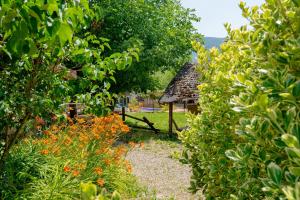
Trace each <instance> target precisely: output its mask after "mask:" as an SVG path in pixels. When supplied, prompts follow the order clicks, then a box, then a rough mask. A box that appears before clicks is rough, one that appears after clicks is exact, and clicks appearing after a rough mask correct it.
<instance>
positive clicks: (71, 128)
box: [0, 115, 141, 199]
mask: <svg viewBox="0 0 300 200" xmlns="http://www.w3.org/2000/svg"><path fill="white" fill-rule="evenodd" d="M69 123H70V124H61V125H59V126H58V125H53V126H51V127H50V128H49V129H48V130H45V131H43V133H42V135H40V136H39V137H38V138H27V139H25V140H24V141H23V142H21V143H20V144H18V145H17V146H16V147H15V148H14V149H13V151H12V154H11V155H10V156H9V158H8V161H7V162H6V164H5V170H4V171H3V172H2V173H1V174H0V178H1V179H0V180H1V182H0V188H1V189H0V197H1V199H12V198H19V199H79V198H80V195H81V192H80V183H87V182H91V183H93V184H95V185H97V187H98V189H99V190H98V191H102V190H103V189H105V190H106V191H107V194H110V193H113V192H114V191H118V193H120V194H121V195H122V196H123V197H126V198H127V197H128V198H129V197H135V196H137V195H138V193H139V191H141V189H140V188H139V187H138V186H137V183H136V180H135V178H134V177H133V176H132V175H131V173H130V172H131V164H130V163H129V162H128V161H127V160H125V159H124V155H125V154H126V152H127V151H128V149H129V148H128V146H125V145H118V146H116V145H114V144H115V142H116V139H117V138H118V137H119V136H120V135H122V134H125V133H127V132H128V131H129V128H128V126H126V125H125V124H123V122H122V120H121V119H120V117H119V116H118V115H110V116H106V117H96V118H93V119H90V120H84V119H77V123H76V124H73V123H72V121H70V122H69Z"/></svg>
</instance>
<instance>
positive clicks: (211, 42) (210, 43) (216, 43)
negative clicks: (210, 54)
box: [204, 37, 225, 49]
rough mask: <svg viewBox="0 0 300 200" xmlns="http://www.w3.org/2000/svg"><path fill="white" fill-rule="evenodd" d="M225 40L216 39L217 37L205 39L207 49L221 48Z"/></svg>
mask: <svg viewBox="0 0 300 200" xmlns="http://www.w3.org/2000/svg"><path fill="white" fill-rule="evenodd" d="M224 40H225V38H216V37H205V38H204V42H205V47H206V48H207V49H210V48H212V47H217V48H218V47H220V45H221V44H222V43H223V42H224Z"/></svg>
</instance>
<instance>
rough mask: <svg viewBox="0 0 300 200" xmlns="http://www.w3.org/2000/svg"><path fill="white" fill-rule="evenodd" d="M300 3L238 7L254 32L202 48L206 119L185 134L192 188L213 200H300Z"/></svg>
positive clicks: (193, 121)
mask: <svg viewBox="0 0 300 200" xmlns="http://www.w3.org/2000/svg"><path fill="white" fill-rule="evenodd" d="M299 6H300V4H299V1H281V0H278V1H273V0H269V1H266V3H264V4H263V5H262V6H261V7H260V8H259V7H257V6H256V7H253V8H247V7H246V6H245V4H244V3H243V2H242V3H241V4H240V7H241V8H242V10H243V16H245V17H246V18H247V19H248V20H249V21H250V24H251V25H252V27H253V29H247V28H246V27H241V28H240V29H239V30H231V29H230V26H229V25H226V28H227V29H228V34H229V37H228V39H227V42H226V43H225V44H223V45H222V46H221V49H220V50H217V49H212V50H210V51H209V52H208V51H206V50H205V49H204V48H203V47H201V46H200V45H198V44H194V45H195V48H196V49H197V51H198V55H199V62H200V64H201V66H202V67H201V68H200V69H199V70H200V71H201V74H202V75H203V80H202V82H203V84H202V85H200V86H199V90H200V100H199V101H200V102H199V104H200V109H201V111H202V112H201V114H200V115H198V116H194V117H191V119H190V120H189V121H190V126H191V129H190V130H187V131H184V132H182V133H181V134H180V137H181V139H182V140H183V142H184V143H185V146H186V148H187V152H185V153H184V157H185V159H184V160H183V161H185V162H187V163H189V164H191V165H192V167H193V177H192V182H191V190H192V191H194V192H195V191H197V190H199V189H200V188H203V189H204V193H205V195H206V197H207V199H290V200H293V199H299V198H300V196H299V191H300V190H299V189H300V187H299V185H300V183H299V177H300V173H299V169H300V168H299V167H300V162H299V158H300V153H299V152H300V151H299V150H300V149H299V141H300V119H299V117H300V113H299V111H300V107H299V102H300V71H299V69H300V68H299V64H300V57H299V55H300V54H299V52H300V45H299V44H300V43H299V41H300V38H299V31H300V29H299V27H300V7H299Z"/></svg>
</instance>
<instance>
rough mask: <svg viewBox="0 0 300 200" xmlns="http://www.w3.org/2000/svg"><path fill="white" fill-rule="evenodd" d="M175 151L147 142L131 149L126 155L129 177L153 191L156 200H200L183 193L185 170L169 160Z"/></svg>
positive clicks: (188, 179) (171, 148) (168, 146)
mask: <svg viewBox="0 0 300 200" xmlns="http://www.w3.org/2000/svg"><path fill="white" fill-rule="evenodd" d="M179 148H180V147H179ZM179 148H178V145H177V146H176V147H174V146H173V147H172V145H168V144H164V143H161V144H159V143H157V142H156V141H150V142H148V143H146V144H145V147H144V148H143V149H141V148H138V149H135V150H133V151H131V152H129V153H128V155H127V159H128V160H129V161H131V163H132V166H133V174H134V175H136V176H137V177H138V180H139V181H140V183H141V184H142V185H144V186H146V187H147V188H148V190H149V191H153V190H154V191H155V193H156V198H157V199H176V200H194V199H195V200H196V199H200V198H199V197H195V196H192V195H191V194H190V193H189V192H188V191H187V188H188V187H189V181H190V176H191V172H190V171H191V170H190V169H189V167H188V166H186V165H182V164H181V163H180V162H179V161H178V160H176V159H172V158H170V155H171V154H172V152H174V151H178V150H179Z"/></svg>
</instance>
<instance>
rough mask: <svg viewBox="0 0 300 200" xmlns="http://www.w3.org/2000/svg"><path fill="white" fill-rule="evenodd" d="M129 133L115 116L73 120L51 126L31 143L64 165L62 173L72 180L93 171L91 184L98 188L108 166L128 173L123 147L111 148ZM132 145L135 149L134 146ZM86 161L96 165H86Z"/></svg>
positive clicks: (125, 126) (102, 182)
mask: <svg viewBox="0 0 300 200" xmlns="http://www.w3.org/2000/svg"><path fill="white" fill-rule="evenodd" d="M127 132H129V127H128V126H127V125H125V124H124V123H123V121H122V119H121V118H120V117H119V116H118V115H117V114H112V115H109V116H106V117H95V118H92V119H83V118H79V119H76V123H74V122H73V121H72V122H71V121H70V120H69V122H68V123H67V124H62V125H59V126H57V125H53V126H52V127H51V128H50V129H49V130H45V131H44V132H43V133H44V137H43V138H41V139H37V140H36V141H34V143H35V144H38V145H40V149H41V150H40V153H41V154H42V155H47V156H54V157H56V158H58V159H61V160H63V161H66V160H68V164H66V165H65V166H64V167H63V169H62V170H63V171H64V172H65V173H68V174H70V175H72V176H74V177H80V174H81V173H84V172H85V171H91V172H93V177H94V178H95V179H94V181H95V182H96V183H97V184H98V185H99V186H101V187H103V186H104V185H105V181H104V178H105V173H104V172H105V170H106V169H107V168H109V167H111V166H121V167H124V166H125V167H126V169H127V171H128V172H131V165H130V163H129V162H128V161H123V159H122V156H124V154H126V153H127V147H126V146H118V147H113V144H114V143H115V141H116V140H117V138H118V137H119V136H120V135H121V134H125V133H127ZM132 146H135V144H134V145H133V144H132ZM89 159H92V160H93V162H96V163H97V165H98V166H96V167H95V166H89V165H87V163H89Z"/></svg>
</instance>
